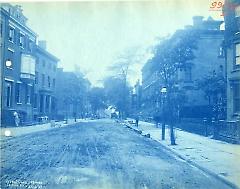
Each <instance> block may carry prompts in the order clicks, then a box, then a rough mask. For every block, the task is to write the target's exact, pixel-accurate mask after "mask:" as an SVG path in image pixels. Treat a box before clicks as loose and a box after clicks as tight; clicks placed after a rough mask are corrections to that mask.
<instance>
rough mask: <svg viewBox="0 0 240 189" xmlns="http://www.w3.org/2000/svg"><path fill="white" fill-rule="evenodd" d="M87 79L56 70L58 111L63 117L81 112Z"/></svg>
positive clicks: (82, 110)
mask: <svg viewBox="0 0 240 189" xmlns="http://www.w3.org/2000/svg"><path fill="white" fill-rule="evenodd" d="M88 85H89V81H88V80H87V79H85V78H83V77H81V76H80V75H77V74H75V73H73V72H63V71H58V72H57V83H56V98H57V101H58V107H57V108H58V113H59V114H61V116H63V114H65V117H68V116H69V115H70V116H73V114H75V115H77V114H79V113H81V114H83V112H84V111H85V110H84V109H85V103H86V100H87V99H86V96H87V92H88V91H87V88H88Z"/></svg>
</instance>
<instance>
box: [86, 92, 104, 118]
mask: <svg viewBox="0 0 240 189" xmlns="http://www.w3.org/2000/svg"><path fill="white" fill-rule="evenodd" d="M89 102H90V104H91V108H92V111H93V113H94V114H95V115H97V111H98V110H101V109H103V108H105V107H106V105H105V91H104V88H100V87H93V88H91V90H90V91H89Z"/></svg>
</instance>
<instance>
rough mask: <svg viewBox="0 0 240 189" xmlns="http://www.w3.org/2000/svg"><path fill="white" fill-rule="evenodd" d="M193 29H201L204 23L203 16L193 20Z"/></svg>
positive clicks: (195, 17)
mask: <svg viewBox="0 0 240 189" xmlns="http://www.w3.org/2000/svg"><path fill="white" fill-rule="evenodd" d="M192 19H193V27H197V28H199V27H201V25H202V23H203V16H194V17H193V18H192Z"/></svg>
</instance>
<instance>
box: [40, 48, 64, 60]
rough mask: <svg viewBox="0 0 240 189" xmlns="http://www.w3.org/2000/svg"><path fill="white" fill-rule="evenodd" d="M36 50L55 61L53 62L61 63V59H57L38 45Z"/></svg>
mask: <svg viewBox="0 0 240 189" xmlns="http://www.w3.org/2000/svg"><path fill="white" fill-rule="evenodd" d="M36 50H37V51H39V52H40V53H42V54H45V55H47V56H48V57H49V58H51V59H53V60H55V61H57V62H59V61H60V59H59V58H57V57H56V56H54V55H52V54H51V53H50V52H48V51H47V50H45V49H43V48H41V47H40V46H38V45H36Z"/></svg>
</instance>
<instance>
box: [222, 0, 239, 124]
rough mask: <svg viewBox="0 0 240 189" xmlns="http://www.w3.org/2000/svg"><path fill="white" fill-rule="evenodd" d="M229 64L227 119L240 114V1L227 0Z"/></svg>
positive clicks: (226, 34) (225, 18) (226, 18)
mask: <svg viewBox="0 0 240 189" xmlns="http://www.w3.org/2000/svg"><path fill="white" fill-rule="evenodd" d="M224 20H225V52H226V59H225V60H226V65H227V119H228V120H229V121H234V120H237V119H239V116H240V3H239V2H237V1H234V0H226V1H225V6H224Z"/></svg>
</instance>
